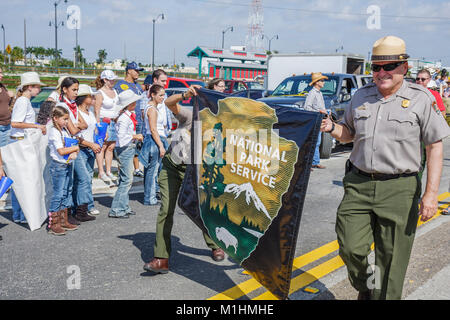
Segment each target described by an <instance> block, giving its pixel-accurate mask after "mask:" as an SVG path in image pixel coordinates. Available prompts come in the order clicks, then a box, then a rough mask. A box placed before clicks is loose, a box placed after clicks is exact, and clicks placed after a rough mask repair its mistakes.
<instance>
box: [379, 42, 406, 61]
mask: <svg viewBox="0 0 450 320" xmlns="http://www.w3.org/2000/svg"><path fill="white" fill-rule="evenodd" d="M408 58H409V55H408V54H406V44H405V41H403V39H400V38H399V37H395V36H386V37H383V38H381V39H378V40H377V41H375V43H374V44H373V48H372V62H384V61H405V62H406V61H408Z"/></svg>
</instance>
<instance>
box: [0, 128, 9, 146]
mask: <svg viewBox="0 0 450 320" xmlns="http://www.w3.org/2000/svg"><path fill="white" fill-rule="evenodd" d="M10 133H11V125H9V124H8V125H6V126H1V125H0V147H4V146H6V145H8V144H9V140H10V138H9V136H10Z"/></svg>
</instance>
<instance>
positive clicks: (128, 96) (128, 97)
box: [117, 89, 142, 109]
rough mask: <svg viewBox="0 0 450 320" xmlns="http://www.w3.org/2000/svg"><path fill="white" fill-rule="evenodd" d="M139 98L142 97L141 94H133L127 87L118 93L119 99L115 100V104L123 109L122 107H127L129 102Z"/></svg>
mask: <svg viewBox="0 0 450 320" xmlns="http://www.w3.org/2000/svg"><path fill="white" fill-rule="evenodd" d="M140 99H142V97H141V96H139V95H137V94H135V93H134V92H133V90H131V89H128V90H125V91H122V92H121V93H119V101H118V102H117V106H118V107H119V108H120V109H124V108H126V107H128V106H129V105H130V104H132V103H133V102H136V101H138V100H140Z"/></svg>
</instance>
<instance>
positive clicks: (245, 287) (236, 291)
mask: <svg viewBox="0 0 450 320" xmlns="http://www.w3.org/2000/svg"><path fill="white" fill-rule="evenodd" d="M338 249H339V245H338V243H337V240H334V241H332V242H330V243H327V244H325V245H323V246H321V247H319V248H317V249H314V250H312V251H310V252H308V253H306V254H304V255H302V256H300V257H297V258H295V259H294V261H293V264H292V270H297V269H300V268H302V267H304V266H306V265H308V264H310V263H311V262H314V261H316V260H318V259H320V258H322V257H325V256H327V255H329V254H330V253H332V252H334V251H336V250H338ZM260 287H261V284H260V283H259V282H258V281H256V280H255V279H253V278H252V279H249V280H247V281H244V282H242V283H240V284H238V285H236V286H234V287H232V288H230V289H228V290H226V291H224V292H222V293H219V294H216V295H215V296H213V297H211V298H209V299H208V300H234V299H238V298H240V297H242V296H244V295H246V294H248V293H250V292H252V291H254V290H256V289H258V288H260Z"/></svg>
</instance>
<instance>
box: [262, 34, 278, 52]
mask: <svg viewBox="0 0 450 320" xmlns="http://www.w3.org/2000/svg"><path fill="white" fill-rule="evenodd" d="M263 38H264V36H263ZM266 38H268V39H269V51H270V44H271V43H272V40H273V39H276V40H278V35H277V34H276V35H274V36H273V37H272V38H269V37H267V36H266Z"/></svg>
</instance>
